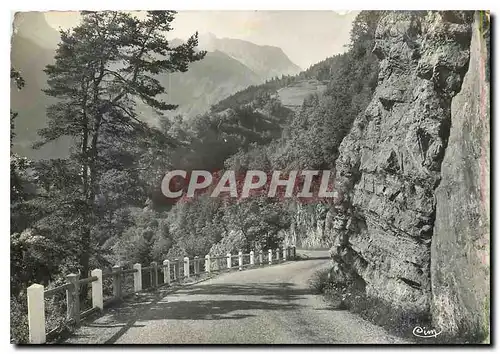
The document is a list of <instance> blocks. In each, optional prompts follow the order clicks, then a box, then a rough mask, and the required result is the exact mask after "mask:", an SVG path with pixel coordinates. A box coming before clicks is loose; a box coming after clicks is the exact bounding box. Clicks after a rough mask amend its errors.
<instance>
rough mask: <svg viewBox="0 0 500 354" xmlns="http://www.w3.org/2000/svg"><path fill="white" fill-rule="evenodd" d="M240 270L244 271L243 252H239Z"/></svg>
mask: <svg viewBox="0 0 500 354" xmlns="http://www.w3.org/2000/svg"><path fill="white" fill-rule="evenodd" d="M238 269H239V270H243V252H241V251H239V252H238Z"/></svg>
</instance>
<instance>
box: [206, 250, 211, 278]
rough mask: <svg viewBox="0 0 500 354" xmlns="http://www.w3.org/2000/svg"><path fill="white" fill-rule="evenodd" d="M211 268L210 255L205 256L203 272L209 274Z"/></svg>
mask: <svg viewBox="0 0 500 354" xmlns="http://www.w3.org/2000/svg"><path fill="white" fill-rule="evenodd" d="M211 266H212V265H211V264H210V255H209V254H207V255H206V256H205V272H207V273H208V274H210V270H211V269H210V268H211Z"/></svg>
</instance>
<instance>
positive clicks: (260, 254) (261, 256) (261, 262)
mask: <svg viewBox="0 0 500 354" xmlns="http://www.w3.org/2000/svg"><path fill="white" fill-rule="evenodd" d="M259 264H260V265H262V264H264V251H262V250H260V251H259Z"/></svg>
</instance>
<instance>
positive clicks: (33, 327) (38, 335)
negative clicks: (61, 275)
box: [27, 284, 46, 344]
mask: <svg viewBox="0 0 500 354" xmlns="http://www.w3.org/2000/svg"><path fill="white" fill-rule="evenodd" d="M43 292H44V287H43V285H40V284H33V285H31V286H30V287H29V288H28V289H27V294H28V329H29V342H30V343H31V344H43V343H45V339H46V337H45V300H44V296H43Z"/></svg>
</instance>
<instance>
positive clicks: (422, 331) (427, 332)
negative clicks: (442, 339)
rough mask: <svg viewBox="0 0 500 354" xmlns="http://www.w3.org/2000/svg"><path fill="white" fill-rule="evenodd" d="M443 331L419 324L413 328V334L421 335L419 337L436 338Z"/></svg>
mask: <svg viewBox="0 0 500 354" xmlns="http://www.w3.org/2000/svg"><path fill="white" fill-rule="evenodd" d="M441 332H443V331H442V330H441V331H439V332H438V331H437V330H435V329H427V328H426V327H423V328H422V327H420V326H417V327H415V328H413V335H414V336H415V337H419V338H432V337H434V338H436V337H437V336H438V335H440V334H441Z"/></svg>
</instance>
